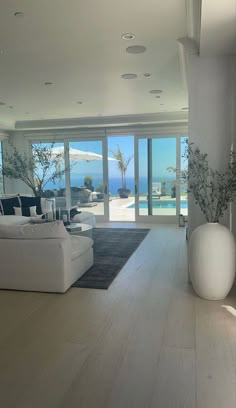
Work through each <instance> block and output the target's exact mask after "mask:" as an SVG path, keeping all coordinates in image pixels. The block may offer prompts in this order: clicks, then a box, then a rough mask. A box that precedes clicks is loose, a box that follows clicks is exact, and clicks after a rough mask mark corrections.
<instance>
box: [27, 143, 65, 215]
mask: <svg viewBox="0 0 236 408" xmlns="http://www.w3.org/2000/svg"><path fill="white" fill-rule="evenodd" d="M37 147H39V149H41V148H42V149H43V148H46V149H48V153H49V154H51V157H52V160H51V165H49V167H48V168H47V166H46V163H43V161H42V160H40V161H39V162H38V166H37V170H36V172H37V174H38V176H39V180H43V183H42V190H43V193H42V195H43V196H44V197H47V198H50V197H56V198H57V197H60V198H62V200H61V202H60V205H57V206H62V207H65V206H66V200H65V197H66V193H65V175H64V174H63V175H62V176H60V175H58V177H55V178H54V177H53V176H54V175H55V173H60V172H61V171H63V170H64V168H65V163H64V157H63V152H64V143H35V144H33V145H32V150H33V152H34V150H35V149H36V148H37ZM58 149H59V150H58ZM57 154H60V155H62V158H61V159H60V160H58V161H57V163H56V162H55V155H57ZM37 183H38V181H37V177H35V185H36V186H37Z"/></svg>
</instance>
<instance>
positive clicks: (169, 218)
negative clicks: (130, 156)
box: [134, 130, 187, 224]
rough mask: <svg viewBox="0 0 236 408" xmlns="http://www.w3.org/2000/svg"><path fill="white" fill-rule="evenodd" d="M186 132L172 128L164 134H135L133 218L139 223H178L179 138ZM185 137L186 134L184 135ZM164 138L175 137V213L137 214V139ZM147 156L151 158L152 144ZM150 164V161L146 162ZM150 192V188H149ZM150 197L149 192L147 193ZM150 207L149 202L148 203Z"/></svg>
mask: <svg viewBox="0 0 236 408" xmlns="http://www.w3.org/2000/svg"><path fill="white" fill-rule="evenodd" d="M184 133H186V132H181V133H179V132H178V133H177V132H175V131H174V130H172V131H171V132H168V133H167V134H165V133H164V132H163V133H161V132H158V134H157V132H155V130H154V131H153V132H152V133H151V134H145V133H143V134H140V133H139V134H136V135H135V139H134V140H135V146H134V157H135V220H136V222H141V223H151V222H153V221H154V222H155V223H162V224H178V220H179V214H180V184H181V182H180V170H181V138H182V137H183V136H185V135H184ZM186 137H187V135H186ZM164 138H169V139H170V138H172V139H173V138H174V139H176V215H152V214H149V215H139V196H140V194H139V140H140V139H147V140H153V139H164ZM149 146H150V147H149V149H150V150H149V157H151V160H152V144H150V145H149ZM148 165H151V163H148ZM150 184H151V180H148V185H149V186H150ZM149 192H150V188H149ZM148 196H149V197H151V195H150V194H148ZM149 208H150V203H149Z"/></svg>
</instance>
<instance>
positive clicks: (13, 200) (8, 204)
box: [0, 196, 21, 215]
mask: <svg viewBox="0 0 236 408" xmlns="http://www.w3.org/2000/svg"><path fill="white" fill-rule="evenodd" d="M20 205H21V203H20V200H19V197H18V196H15V197H9V198H1V199H0V207H1V212H2V214H3V215H15V211H14V207H20Z"/></svg>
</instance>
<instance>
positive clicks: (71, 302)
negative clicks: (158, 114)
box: [0, 226, 236, 408]
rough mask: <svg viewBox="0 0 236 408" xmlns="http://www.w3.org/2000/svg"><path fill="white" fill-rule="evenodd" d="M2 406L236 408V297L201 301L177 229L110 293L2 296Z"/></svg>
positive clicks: (162, 235)
mask: <svg viewBox="0 0 236 408" xmlns="http://www.w3.org/2000/svg"><path fill="white" fill-rule="evenodd" d="M2 267H4V266H3V265H1V268H2ZM0 407H2V408H8V407H11V408H12V407H14V408H15V407H16V408H59V407H60V408H74V407H76V408H183V407H185V408H193V407H196V408H231V407H232V408H235V407H236V295H235V294H231V295H230V296H229V297H228V298H227V299H226V300H225V301H222V302H209V301H204V300H201V299H199V298H197V297H196V296H195V295H194V294H193V293H192V290H191V287H189V286H188V284H187V271H186V242H185V231H184V230H183V229H181V228H175V227H171V226H159V227H155V228H153V229H152V230H151V232H150V233H149V235H148V236H147V238H146V239H145V240H144V241H143V243H142V244H141V245H140V247H139V248H138V250H137V251H136V253H135V254H134V255H133V256H132V257H131V258H130V259H129V261H128V263H127V264H126V266H125V267H124V268H123V270H122V272H121V273H120V274H119V275H118V277H117V278H116V280H115V281H114V283H113V285H112V286H111V287H110V288H109V290H107V291H103V290H88V289H77V288H73V289H70V290H69V291H68V292H67V293H66V294H65V295H56V294H40V293H23V292H11V291H0Z"/></svg>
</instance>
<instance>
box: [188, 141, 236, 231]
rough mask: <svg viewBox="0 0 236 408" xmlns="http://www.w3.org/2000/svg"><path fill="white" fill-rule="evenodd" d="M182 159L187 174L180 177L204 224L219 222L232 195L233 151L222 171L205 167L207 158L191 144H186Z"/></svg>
mask: <svg viewBox="0 0 236 408" xmlns="http://www.w3.org/2000/svg"><path fill="white" fill-rule="evenodd" d="M184 157H185V158H186V159H187V160H188V171H187V172H186V173H185V174H183V175H182V177H183V179H184V180H185V181H186V182H187V185H188V192H190V193H191V194H192V195H193V197H194V199H195V201H196V204H198V205H199V207H200V209H201V211H202V212H203V214H204V215H205V217H206V220H207V221H208V222H214V223H215V222H219V220H220V218H221V217H223V215H224V212H225V211H226V210H227V209H228V207H229V204H230V203H231V202H232V201H233V199H234V197H235V194H236V152H231V154H230V162H229V163H228V164H227V166H226V169H225V171H223V172H219V171H217V170H213V169H212V168H210V167H209V163H208V156H207V154H206V153H201V151H200V149H199V148H198V147H195V146H194V144H193V143H188V142H186V149H185V154H184Z"/></svg>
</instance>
